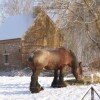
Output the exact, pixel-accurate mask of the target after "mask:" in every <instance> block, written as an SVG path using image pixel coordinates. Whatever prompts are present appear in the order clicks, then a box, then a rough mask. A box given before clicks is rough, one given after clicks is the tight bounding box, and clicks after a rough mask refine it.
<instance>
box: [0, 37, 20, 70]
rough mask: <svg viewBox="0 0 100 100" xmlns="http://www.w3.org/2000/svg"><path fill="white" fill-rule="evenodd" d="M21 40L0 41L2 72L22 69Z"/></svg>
mask: <svg viewBox="0 0 100 100" xmlns="http://www.w3.org/2000/svg"><path fill="white" fill-rule="evenodd" d="M21 62H22V57H21V39H20V38H17V39H9V40H0V70H14V69H20V68H21Z"/></svg>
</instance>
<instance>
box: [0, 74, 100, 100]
mask: <svg viewBox="0 0 100 100" xmlns="http://www.w3.org/2000/svg"><path fill="white" fill-rule="evenodd" d="M52 79H53V78H52V77H39V82H40V84H41V85H42V86H43V87H44V90H43V91H41V92H40V93H36V94H31V93H30V91H29V83H30V77H26V76H24V77H18V76H16V77H0V100H80V98H81V95H82V94H83V93H84V92H85V91H86V89H87V88H88V86H67V87H65V88H51V87H50V84H51V82H52ZM95 87H96V88H97V90H100V84H98V85H95ZM99 93H100V92H99ZM88 97H89V95H88V96H87V97H86V99H84V100H89V98H88ZM96 100H99V99H98V98H97V97H96Z"/></svg>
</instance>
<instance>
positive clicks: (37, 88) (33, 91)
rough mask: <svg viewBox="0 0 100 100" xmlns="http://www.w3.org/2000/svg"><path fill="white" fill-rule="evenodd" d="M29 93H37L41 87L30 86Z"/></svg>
mask: <svg viewBox="0 0 100 100" xmlns="http://www.w3.org/2000/svg"><path fill="white" fill-rule="evenodd" d="M30 91H31V93H39V92H40V91H41V88H39V87H30Z"/></svg>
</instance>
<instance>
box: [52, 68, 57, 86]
mask: <svg viewBox="0 0 100 100" xmlns="http://www.w3.org/2000/svg"><path fill="white" fill-rule="evenodd" d="M51 87H58V69H55V70H54V79H53V82H52V84H51Z"/></svg>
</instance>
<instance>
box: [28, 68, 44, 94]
mask: <svg viewBox="0 0 100 100" xmlns="http://www.w3.org/2000/svg"><path fill="white" fill-rule="evenodd" d="M40 72H41V71H40V70H36V71H33V74H32V76H31V82H30V91H31V93H38V92H39V91H41V90H43V88H42V87H41V86H40V84H39V83H38V75H39V74H40Z"/></svg>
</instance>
